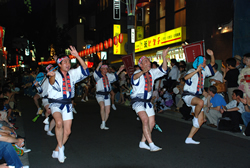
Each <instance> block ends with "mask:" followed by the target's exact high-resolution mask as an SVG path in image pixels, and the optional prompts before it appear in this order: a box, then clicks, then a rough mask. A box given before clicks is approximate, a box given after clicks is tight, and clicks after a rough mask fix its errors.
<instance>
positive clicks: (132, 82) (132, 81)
mask: <svg viewBox="0 0 250 168" xmlns="http://www.w3.org/2000/svg"><path fill="white" fill-rule="evenodd" d="M134 75H135V74H133V75H132V77H131V84H132V85H135V86H139V83H140V78H139V81H138V83H137V84H135V83H134Z"/></svg>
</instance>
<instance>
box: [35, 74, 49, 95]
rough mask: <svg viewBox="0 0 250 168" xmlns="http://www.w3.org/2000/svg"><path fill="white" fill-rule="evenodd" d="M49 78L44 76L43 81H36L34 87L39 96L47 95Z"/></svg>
mask: <svg viewBox="0 0 250 168" xmlns="http://www.w3.org/2000/svg"><path fill="white" fill-rule="evenodd" d="M49 85H50V84H49V78H47V77H46V79H45V81H44V82H43V83H38V86H37V87H36V89H37V91H38V94H39V96H40V97H42V98H44V97H48V89H49Z"/></svg>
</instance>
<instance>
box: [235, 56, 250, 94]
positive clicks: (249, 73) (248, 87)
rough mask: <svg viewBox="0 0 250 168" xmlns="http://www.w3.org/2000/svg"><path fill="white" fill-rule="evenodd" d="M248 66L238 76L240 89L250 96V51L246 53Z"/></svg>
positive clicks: (245, 58)
mask: <svg viewBox="0 0 250 168" xmlns="http://www.w3.org/2000/svg"><path fill="white" fill-rule="evenodd" d="M244 62H245V64H246V67H245V68H243V69H242V71H241V72H240V75H239V77H238V84H239V89H240V90H242V91H243V92H244V95H245V96H248V97H250V82H249V80H250V53H247V54H245V55H244Z"/></svg>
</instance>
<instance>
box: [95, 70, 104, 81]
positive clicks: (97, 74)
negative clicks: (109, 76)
mask: <svg viewBox="0 0 250 168" xmlns="http://www.w3.org/2000/svg"><path fill="white" fill-rule="evenodd" d="M102 77H103V76H102V74H101V71H97V70H95V71H94V79H95V81H96V82H97V81H99V80H100V79H102Z"/></svg>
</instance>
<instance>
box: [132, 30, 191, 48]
mask: <svg viewBox="0 0 250 168" xmlns="http://www.w3.org/2000/svg"><path fill="white" fill-rule="evenodd" d="M185 40H186V27H178V28H176V29H172V30H169V31H166V32H164V33H161V34H157V35H155V36H151V37H148V38H145V39H143V40H140V41H136V42H135V53H137V52H141V51H145V50H149V49H153V48H157V47H162V46H166V45H169V44H173V43H177V42H182V41H185Z"/></svg>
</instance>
